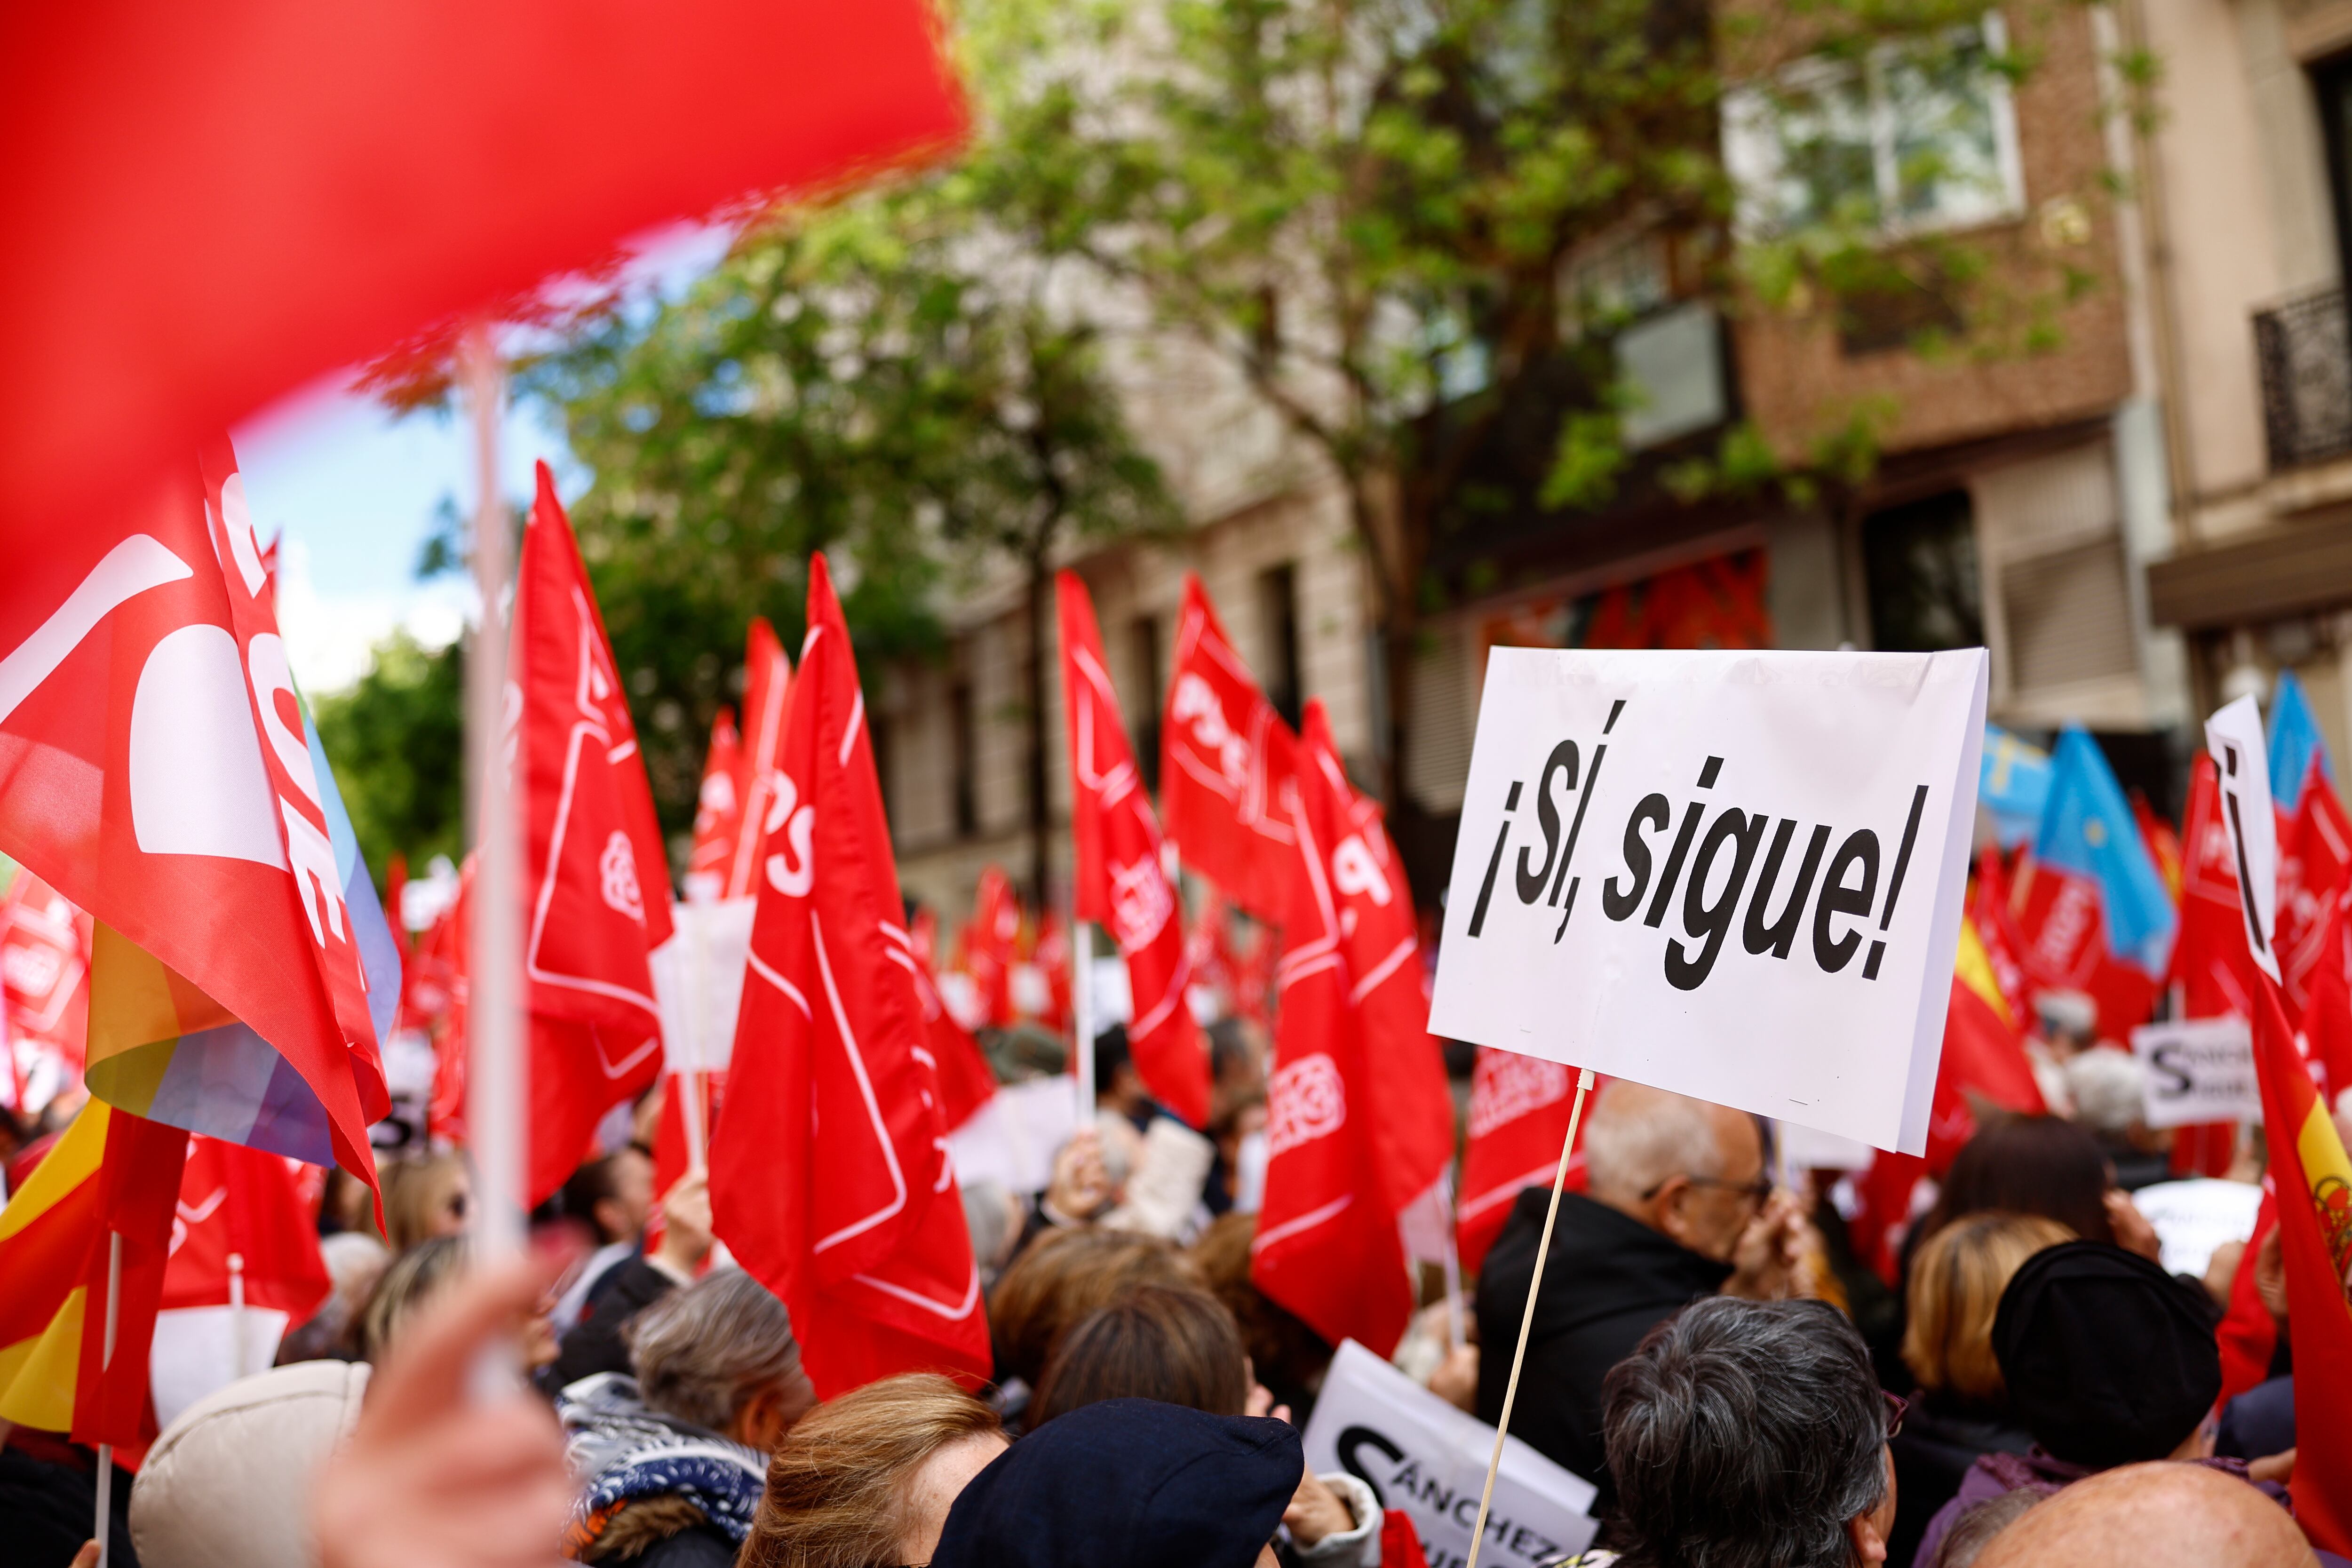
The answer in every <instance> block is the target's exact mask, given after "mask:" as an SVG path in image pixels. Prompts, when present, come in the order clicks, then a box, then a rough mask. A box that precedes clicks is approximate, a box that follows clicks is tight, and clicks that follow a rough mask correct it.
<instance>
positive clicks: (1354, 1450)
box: [1306, 1340, 1600, 1568]
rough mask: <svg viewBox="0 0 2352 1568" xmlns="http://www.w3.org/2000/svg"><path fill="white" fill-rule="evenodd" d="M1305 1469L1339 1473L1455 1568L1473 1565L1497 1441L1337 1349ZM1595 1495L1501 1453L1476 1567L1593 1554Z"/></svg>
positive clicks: (1375, 1362) (1435, 1561) (1410, 1386)
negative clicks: (1408, 1519) (1473, 1536)
mask: <svg viewBox="0 0 2352 1568" xmlns="http://www.w3.org/2000/svg"><path fill="white" fill-rule="evenodd" d="M1306 1445H1307V1468H1308V1469H1310V1470H1313V1471H1314V1472H1316V1473H1317V1474H1318V1475H1329V1474H1330V1473H1331V1472H1332V1471H1334V1470H1346V1471H1347V1472H1348V1473H1349V1474H1350V1475H1353V1476H1357V1477H1360V1478H1361V1479H1363V1480H1364V1481H1365V1482H1366V1483H1367V1484H1368V1485H1370V1487H1371V1489H1372V1490H1373V1491H1374V1492H1376V1493H1378V1494H1379V1495H1380V1500H1381V1507H1382V1508H1392V1509H1398V1510H1402V1511H1403V1512H1405V1513H1407V1514H1409V1515H1411V1516H1412V1523H1413V1528H1414V1529H1415V1530H1417V1531H1420V1533H1421V1542H1422V1548H1423V1551H1425V1552H1427V1553H1428V1554H1429V1564H1430V1568H1461V1565H1462V1564H1463V1563H1465V1562H1466V1561H1467V1560H1468V1558H1469V1555H1470V1531H1471V1530H1472V1529H1473V1528H1474V1527H1475V1525H1476V1523H1477V1519H1478V1495H1479V1491H1480V1489H1481V1488H1482V1487H1483V1486H1484V1485H1485V1483H1486V1464H1487V1461H1488V1460H1489V1459H1490V1458H1492V1457H1493V1455H1494V1452H1495V1429H1494V1428H1493V1427H1492V1426H1487V1425H1486V1423H1485V1422H1484V1421H1481V1420H1479V1419H1478V1418H1477V1417H1476V1416H1475V1415H1465V1413H1463V1412H1462V1411H1460V1410H1457V1409H1455V1408H1454V1406H1453V1405H1448V1404H1447V1403H1445V1401H1444V1400H1443V1399H1440V1398H1439V1397H1438V1396H1437V1395H1435V1394H1432V1393H1430V1392H1429V1390H1427V1389H1425V1388H1423V1387H1422V1386H1421V1384H1417V1383H1415V1382H1414V1381H1413V1380H1412V1378H1410V1377H1407V1376H1406V1375H1405V1374H1404V1373H1402V1372H1399V1371H1398V1370H1397V1369H1396V1368H1395V1367H1393V1366H1391V1365H1390V1364H1389V1363H1387V1362H1385V1361H1383V1360H1381V1358H1380V1357H1379V1356H1376V1355H1374V1354H1373V1353H1372V1352H1370V1351H1368V1350H1366V1349H1365V1348H1364V1347H1363V1346H1361V1345H1360V1344H1358V1343H1357V1342H1355V1341H1353V1340H1349V1341H1346V1342H1343V1343H1341V1345H1340V1346H1339V1354H1338V1356H1336V1357H1334V1358H1333V1360H1332V1363H1331V1370H1330V1372H1329V1373H1328V1374H1327V1375H1326V1377H1325V1378H1324V1381H1323V1391H1322V1393H1321V1394H1318V1395H1317V1396H1316V1400H1315V1415H1314V1416H1313V1418H1312V1419H1310V1420H1309V1421H1308V1422H1307V1434H1306ZM1593 1496H1594V1489H1593V1486H1592V1483H1591V1482H1590V1481H1588V1480H1585V1479H1583V1478H1582V1477H1580V1476H1578V1475H1576V1474H1575V1473H1573V1472H1572V1471H1569V1470H1565V1469H1562V1468H1560V1467H1559V1466H1558V1465H1556V1464H1554V1463H1552V1462H1551V1461H1550V1460H1549V1459H1547V1458H1544V1457H1543V1456H1542V1455H1541V1454H1538V1453H1537V1452H1536V1451H1535V1450H1534V1449H1533V1448H1530V1447H1528V1446H1527V1445H1526V1444H1525V1443H1522V1442H1520V1441H1519V1440H1518V1439H1517V1437H1511V1438H1507V1439H1506V1440H1505V1441H1504V1444H1503V1468H1502V1469H1501V1470H1500V1471H1498V1472H1497V1473H1496V1477H1495V1502H1494V1507H1493V1509H1492V1510H1490V1511H1489V1512H1488V1513H1487V1516H1486V1549H1485V1551H1483V1552H1480V1553H1479V1561H1480V1562H1482V1563H1505V1564H1509V1563H1519V1564H1526V1565H1528V1568H1533V1565H1534V1564H1536V1563H1549V1562H1553V1561H1555V1560H1556V1559H1559V1558H1560V1557H1565V1556H1570V1555H1573V1554H1574V1553H1576V1552H1581V1551H1583V1550H1584V1549H1585V1548H1586V1547H1587V1546H1589V1545H1591V1542H1592V1537H1593V1533H1594V1531H1597V1530H1598V1529H1599V1528H1600V1521H1597V1520H1595V1519H1593V1518H1591V1517H1590V1515H1589V1514H1588V1513H1587V1511H1586V1510H1589V1509H1591V1506H1592V1499H1593Z"/></svg>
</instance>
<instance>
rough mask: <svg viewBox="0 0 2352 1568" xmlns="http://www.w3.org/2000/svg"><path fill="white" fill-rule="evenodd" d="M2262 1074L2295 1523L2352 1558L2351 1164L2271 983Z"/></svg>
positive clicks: (2259, 1059)
mask: <svg viewBox="0 0 2352 1568" xmlns="http://www.w3.org/2000/svg"><path fill="white" fill-rule="evenodd" d="M2253 1026H2254V1071H2255V1076H2256V1077H2257V1078H2259V1079H2261V1080H2262V1089H2263V1126H2264V1127H2265V1128H2267V1129H2268V1130H2269V1131H2270V1157H2271V1177H2272V1180H2273V1183H2274V1184H2275V1187H2276V1194H2277V1214H2278V1229H2279V1250H2280V1254H2281V1258H2282V1261H2283V1262H2284V1264H2285V1266H2286V1295H2287V1323H2288V1326H2289V1331H2290V1332H2291V1333H2292V1335H2293V1336H2294V1394H2295V1397H2294V1426H2295V1454H2296V1458H2295V1464H2294V1479H2293V1480H2292V1481H2290V1482H2289V1483H2288V1489H2289V1491H2290V1492H2291V1493H2292V1495H2293V1497H2294V1517H2295V1522H2296V1523H2297V1524H2300V1525H2301V1526H2303V1532H2304V1533H2305V1535H2307V1536H2309V1537H2310V1538H2311V1542H2312V1544H2313V1545H2315V1546H2318V1547H2323V1548H2325V1549H2326V1550H2327V1551H2330V1552H2339V1553H2340V1552H2352V1400H2347V1399H2346V1398H2345V1397H2344V1391H2345V1390H2347V1389H2352V1297H2347V1285H2352V1158H2347V1156H2346V1154H2345V1152H2344V1142H2343V1140H2342V1138H2340V1137H2339V1136H2338V1135H2337V1133H2336V1123H2335V1121H2334V1120H2333V1119H2332V1118H2331V1117H2330V1116H2329V1115H2328V1113H2327V1107H2326V1104H2324V1103H2323V1102H2322V1101H2321V1100H2320V1098H2319V1095H2318V1091H2317V1090H2316V1089H2314V1088H2313V1087H2312V1082H2311V1075H2310V1074H2309V1073H2307V1072H2305V1070H2304V1066H2303V1058H2302V1056H2301V1055H2300V1053H2298V1052H2297V1051H2296V1050H2295V1048H2294V1031H2292V1030H2291V1029H2289V1028H2288V1027H2287V1022H2286V1015H2285V1013H2284V1011H2283V1010H2282V1009H2281V1008H2280V1006H2279V999H2278V993H2277V991H2276V989H2275V988H2274V987H2273V986H2271V985H2268V984H2265V985H2263V987H2261V989H2260V990H2259V991H2258V992H2257V994H2255V997H2254V1017H2253Z"/></svg>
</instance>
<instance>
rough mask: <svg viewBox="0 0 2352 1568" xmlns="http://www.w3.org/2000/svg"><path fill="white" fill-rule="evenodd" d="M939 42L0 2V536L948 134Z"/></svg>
mask: <svg viewBox="0 0 2352 1568" xmlns="http://www.w3.org/2000/svg"><path fill="white" fill-rule="evenodd" d="M938 26H939V24H938V19H937V17H936V16H935V15H934V13H933V10H932V8H931V7H930V6H929V5H924V4H921V3H919V0H866V3H865V4H860V5H822V4H814V3H812V0H663V3H661V4H652V3H649V0H503V3H501V4H499V5H478V4H473V3H470V0H406V3H404V4H400V5H365V6H320V5H314V4H310V3H309V0H215V3H214V4H211V5H200V6H189V5H167V4H156V3H147V4H137V3H133V4H114V5H63V6H59V5H12V6H8V7H6V8H5V9H0V147H5V148H6V149H7V150H8V152H7V156H6V157H5V159H0V227H5V231H6V232H7V234H8V235H9V236H10V237H11V238H10V243H9V245H8V246H7V247H5V250H4V251H0V345H5V347H0V370H5V374H0V472H5V473H6V474H7V475H8V487H7V491H6V494H5V498H0V532H5V531H9V530H13V529H15V528H16V527H18V526H20V525H23V526H35V527H39V528H44V529H49V530H54V531H57V532H59V533H67V532H70V533H74V534H77V535H82V534H86V533H87V531H89V528H90V522H89V520H90V519H92V518H100V519H110V518H116V517H121V516H125V515H128V512H129V511H130V510H131V508H132V507H133V505H134V504H135V503H137V502H138V501H139V500H141V498H142V488H143V487H145V486H147V485H150V484H152V483H153V482H155V481H156V480H158V479H161V478H163V477H164V476H165V475H167V474H170V473H172V472H173V471H175V466H176V465H177V463H178V461H179V459H180V455H181V454H183V453H184V452H186V451H187V450H188V449H189V448H190V447H193V446H194V445H195V444H196V443H197V442H198V441H200V440H202V439H203V438H205V437H206V436H207V435H208V434H209V433H210V432H212V431H215V430H218V429H221V428H224V427H225V426H229V425H231V424H233V423H235V422H236V420H237V419H238V418H240V417H241V416H244V415H246V414H247V413H248V412H250V411H251V410H253V409H255V408H257V407H258V406H259V405H262V404H263V403H265V402H267V401H268V399H270V398H272V397H275V396H277V395H278V394H280V393H283V392H285V391H288V390H289V389H291V388H293V387H295V386H297V385H299V384H302V383H304V382H306V381H309V380H310V379H311V378H312V377H314V376H317V375H319V374H322V373H324V372H327V371H330V370H332V369H333V368H335V367H336V366H338V365H343V364H349V363H352V362H353V361H355V360H359V359H362V358H364V357H366V356H368V355H370V354H373V353H379V352H381V351H383V350H385V349H387V348H390V347H392V346H393V345H394V344H395V343H397V342H401V341H402V340H404V338H406V337H408V336H409V335H410V334H412V333H414V332H416V331H419V330H420V329H423V328H426V327H428V326H430V325H431V324H433V323H434V322H436V321H443V320H446V319H448V318H452V317H455V316H457V315H459V314H461V313H463V312H466V311H468V310H475V309H478V308H482V307H486V306H494V305H495V303H496V302H497V301H498V300H501V299H503V298H506V297H508V296H511V295H513V294H515V293H517V292H520V291H521V290H524V289H530V288H532V287H534V286H536V285H537V284H538V283H539V281H540V280H541V279H543V278H545V277H547V276H549V275H550V274H552V273H556V272H560V271H563V270H566V269H569V268H579V267H582V266H585V265H589V264H593V263H594V262H596V261H597V260H599V258H602V257H603V256H604V255H606V254H608V253H609V251H610V249H611V247H613V246H614V244H615V243H616V242H618V241H619V240H620V239H622V238H623V237H625V236H629V235H634V234H637V233H640V232H643V231H645V230H646V229H648V228H650V227H652V226H656V225H657V224H661V223H663V222H666V221H667V220H670V219H673V218H678V217H688V216H696V215H698V214H701V213H704V212H707V211H709V210H711V209H712V208H713V207H715V206H716V205H719V204H720V203H723V202H727V201H730V200H732V199H734V198H736V197H737V196H739V195H744V194H747V193H751V192H756V191H763V190H772V189H776V188H779V187H807V186H810V185H812V184H823V183H825V182H828V181H833V180H836V179H839V178H843V177H845V176H847V175H850V174H855V173H857V172H859V171H861V170H863V169H866V168H868V167H870V166H871V165H873V164H875V163H878V162H889V161H896V160H900V159H904V158H906V157H908V156H910V155H914V154H917V153H921V152H924V151H926V150H928V149H932V148H937V147H940V146H941V145H943V144H945V143H946V142H950V141H952V140H953V139H954V138H955V136H956V135H957V134H958V133H959V132H960V131H961V125H962V120H963V115H962V110H961V103H960V101H959V97H958V94H957V92H956V89H955V88H954V85H953V83H952V81H951V79H950V75H949V71H948V68H947V66H946V64H945V62H944V61H943V60H942V58H941V57H940V47H939V38H938ZM586 104H594V105H596V106H597V107H596V109H595V111H594V112H593V113H585V112H583V111H582V106H583V105H586ZM158 235H169V236H171V237H172V239H171V259H170V264H169V265H168V266H158V265H156V256H155V244H154V242H155V237H156V236H158ZM110 542H111V541H110ZM0 559H5V560H6V561H8V562H9V563H10V566H11V568H12V570H13V569H15V568H16V567H17V565H18V563H20V562H22V561H23V560H24V559H25V557H24V556H23V555H21V554H20V553H19V552H17V551H16V549H15V548H14V546H13V542H12V543H11V546H10V547H9V548H7V549H5V550H0ZM12 585H14V584H12ZM21 585H23V586H26V587H28V588H29V587H31V586H33V584H21ZM56 604H57V600H56V599H55V598H54V597H52V598H50V599H48V600H47V601H46V602H44V603H42V604H41V605H39V610H40V613H41V614H42V615H46V614H47V612H48V611H49V610H51V609H53V608H54V607H55V606H56ZM11 640H12V643H13V639H11ZM190 907H200V906H194V905H192V906H190ZM100 918H101V919H102V918H104V917H103V916H102V915H101V917H100ZM142 945H143V944H142ZM236 1011H237V1013H238V1016H240V1017H247V1019H248V1021H253V1020H251V1019H250V1016H249V1015H247V1014H246V1013H245V1011H244V1010H243V1009H242V1008H238V1009H236ZM257 1026H258V1025H257ZM263 1033H264V1034H265V1035H268V1030H267V1029H266V1028H265V1029H264V1030H263ZM272 1038H273V1039H274V1038H275V1037H272Z"/></svg>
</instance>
